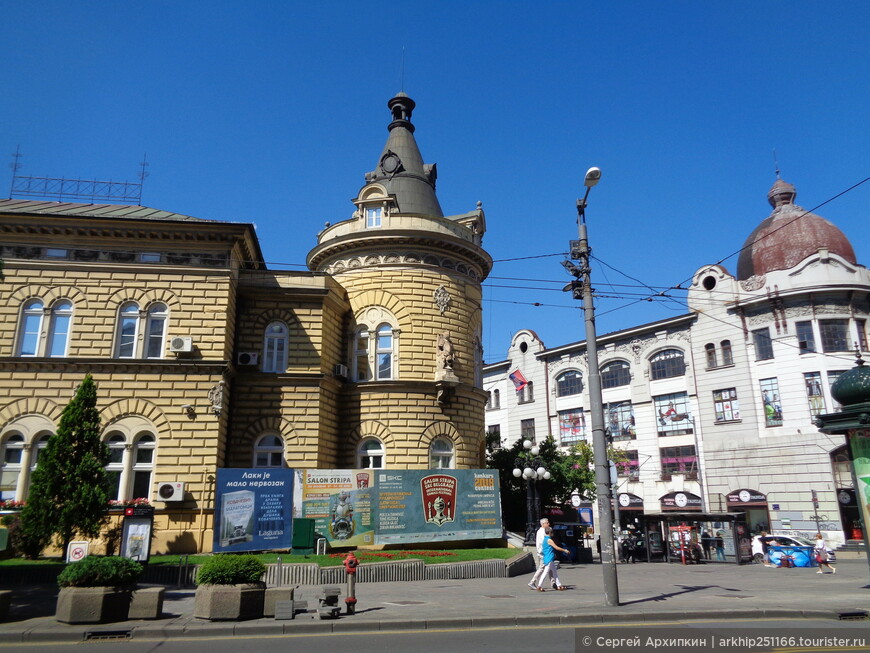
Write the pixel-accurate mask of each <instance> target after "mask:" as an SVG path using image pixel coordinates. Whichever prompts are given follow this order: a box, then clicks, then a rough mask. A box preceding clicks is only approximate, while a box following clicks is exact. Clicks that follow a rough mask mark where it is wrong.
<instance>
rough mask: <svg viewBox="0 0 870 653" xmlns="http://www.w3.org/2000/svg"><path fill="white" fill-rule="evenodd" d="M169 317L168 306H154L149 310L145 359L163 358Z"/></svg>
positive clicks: (146, 324)
mask: <svg viewBox="0 0 870 653" xmlns="http://www.w3.org/2000/svg"><path fill="white" fill-rule="evenodd" d="M168 317H169V311H168V309H167V308H166V304H152V305H151V306H150V307H149V308H148V318H147V320H146V323H145V334H146V341H145V358H163V349H164V343H165V342H166V322H167V318H168Z"/></svg>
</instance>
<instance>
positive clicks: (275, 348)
mask: <svg viewBox="0 0 870 653" xmlns="http://www.w3.org/2000/svg"><path fill="white" fill-rule="evenodd" d="M289 333H290V332H289V330H288V328H287V325H286V324H284V323H283V322H272V323H271V324H270V325H269V326H267V327H266V335H265V337H264V339H263V371H264V372H286V371H287V338H288V335H289Z"/></svg>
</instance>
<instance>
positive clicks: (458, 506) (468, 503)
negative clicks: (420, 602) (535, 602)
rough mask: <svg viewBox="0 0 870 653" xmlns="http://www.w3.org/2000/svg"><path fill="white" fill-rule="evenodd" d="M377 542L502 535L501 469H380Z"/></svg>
mask: <svg viewBox="0 0 870 653" xmlns="http://www.w3.org/2000/svg"><path fill="white" fill-rule="evenodd" d="M375 481H376V484H377V495H376V496H377V501H376V508H375V533H376V535H375V543H376V544H395V543H407V542H438V541H445V540H476V539H489V538H497V537H501V536H502V526H501V501H500V497H499V485H498V471H497V470H489V469H430V470H396V471H393V470H389V471H387V470H377V471H376V472H375Z"/></svg>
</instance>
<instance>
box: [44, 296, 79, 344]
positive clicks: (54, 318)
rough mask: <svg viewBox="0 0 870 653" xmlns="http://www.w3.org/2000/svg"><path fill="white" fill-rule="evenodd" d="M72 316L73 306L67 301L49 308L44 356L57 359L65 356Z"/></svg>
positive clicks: (59, 302)
mask: <svg viewBox="0 0 870 653" xmlns="http://www.w3.org/2000/svg"><path fill="white" fill-rule="evenodd" d="M72 316H73V304H72V302H71V301H69V300H68V299H62V300H60V301H58V302H55V303H54V305H53V306H52V307H51V315H50V317H49V321H48V342H47V343H46V352H45V355H46V356H50V357H53V358H58V357H63V356H66V355H67V351H68V350H69V334H70V327H71V326H72Z"/></svg>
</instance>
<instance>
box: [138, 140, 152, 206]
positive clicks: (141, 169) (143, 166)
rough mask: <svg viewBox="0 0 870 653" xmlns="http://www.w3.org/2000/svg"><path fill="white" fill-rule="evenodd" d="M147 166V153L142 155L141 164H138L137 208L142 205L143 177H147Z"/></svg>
mask: <svg viewBox="0 0 870 653" xmlns="http://www.w3.org/2000/svg"><path fill="white" fill-rule="evenodd" d="M149 165H150V164H149V163H148V152H145V154H143V155H142V163H140V164H139V206H141V205H142V188H143V187H144V186H145V177H147V176H148V171H147V170H146V168H147V167H148V166H149Z"/></svg>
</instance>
